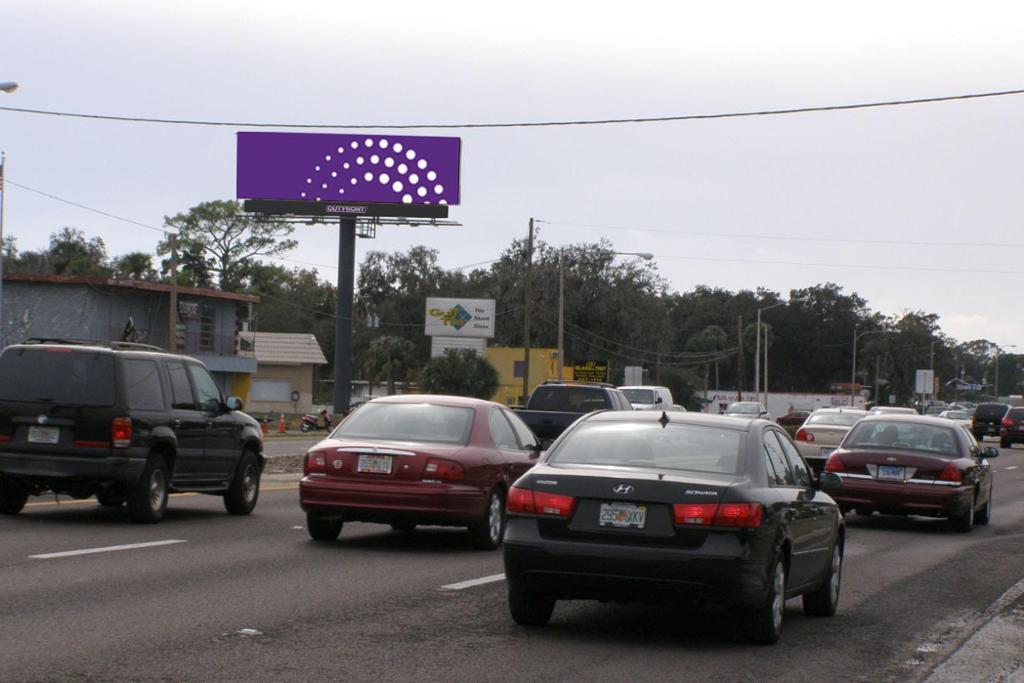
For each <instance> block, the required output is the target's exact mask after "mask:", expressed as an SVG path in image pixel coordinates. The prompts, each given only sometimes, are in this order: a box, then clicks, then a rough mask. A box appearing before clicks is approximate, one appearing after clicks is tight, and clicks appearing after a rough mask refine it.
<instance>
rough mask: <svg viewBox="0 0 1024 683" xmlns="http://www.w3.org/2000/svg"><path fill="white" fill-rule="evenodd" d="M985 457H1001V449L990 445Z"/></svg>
mask: <svg viewBox="0 0 1024 683" xmlns="http://www.w3.org/2000/svg"><path fill="white" fill-rule="evenodd" d="M985 457H986V458H998V457H999V449H998V448H996V447H995V446H989V447H988V448H986V449H985Z"/></svg>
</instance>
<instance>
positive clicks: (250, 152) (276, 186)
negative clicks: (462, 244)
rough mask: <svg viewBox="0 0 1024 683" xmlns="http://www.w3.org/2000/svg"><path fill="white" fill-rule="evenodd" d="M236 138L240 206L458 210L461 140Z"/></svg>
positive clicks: (276, 135)
mask: <svg viewBox="0 0 1024 683" xmlns="http://www.w3.org/2000/svg"><path fill="white" fill-rule="evenodd" d="M237 135H238V171H237V188H236V189H237V193H236V194H237V196H238V198H239V199H276V200H292V201H309V202H346V203H353V204H440V205H452V204H458V203H459V157H460V152H461V145H462V141H461V140H460V139H459V138H441V137H420V136H410V135H372V134H365V135H348V134H338V135H334V134H331V135H325V134H320V133H238V134H237Z"/></svg>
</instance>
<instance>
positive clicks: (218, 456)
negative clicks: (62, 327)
mask: <svg viewBox="0 0 1024 683" xmlns="http://www.w3.org/2000/svg"><path fill="white" fill-rule="evenodd" d="M241 407H242V406H241V401H240V400H239V399H238V398H236V397H233V396H232V397H230V398H228V399H227V400H226V401H225V400H224V398H223V396H222V395H221V392H220V389H219V388H218V387H217V384H216V383H215V382H214V380H213V378H212V377H211V376H210V373H209V371H208V370H207V369H206V367H205V366H204V365H203V364H202V363H200V362H199V361H197V360H195V359H193V358H188V357H187V356H179V355H175V354H171V353H166V352H164V351H163V350H162V349H159V348H157V347H155V346H145V345H141V344H126V343H119V342H84V341H83V342H79V341H67V340H43V339H32V340H27V341H26V342H24V343H21V344H15V345H12V346H9V347H7V348H6V349H4V351H3V353H2V354H0V513H3V514H17V513H18V512H20V511H21V509H22V508H23V507H24V506H25V501H26V500H27V498H28V496H29V495H40V494H43V493H45V492H47V491H52V492H54V493H63V494H67V495H70V496H73V497H75V498H88V497H89V496H92V495H95V496H96V499H97V501H99V503H100V505H106V506H112V507H117V506H120V505H122V504H125V503H127V507H128V512H129V513H130V515H131V517H132V518H133V519H134V520H136V521H138V522H149V523H153V522H158V521H160V519H161V518H162V517H163V515H164V511H165V510H166V509H167V496H168V493H169V492H171V491H195V492H198V493H208V494H213V495H220V496H223V497H224V506H225V507H226V508H227V510H228V512H230V513H232V514H236V515H245V514H249V513H250V512H252V510H253V508H254V507H255V506H256V500H257V498H258V497H259V487H260V475H261V473H262V471H263V442H262V438H261V433H260V428H259V423H257V422H256V420H254V419H253V418H251V417H249V416H248V415H246V414H245V413H242V412H239V411H240V409H241Z"/></svg>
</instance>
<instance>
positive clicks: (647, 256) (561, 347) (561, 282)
mask: <svg viewBox="0 0 1024 683" xmlns="http://www.w3.org/2000/svg"><path fill="white" fill-rule="evenodd" d="M612 256H636V257H637V258H642V259H643V260H644V261H650V260H651V259H653V258H654V254H652V253H650V252H647V251H613V252H612ZM564 357H565V249H564V248H562V249H559V250H558V379H559V380H561V379H562V374H563V368H564V367H565V363H564V360H563V358H564Z"/></svg>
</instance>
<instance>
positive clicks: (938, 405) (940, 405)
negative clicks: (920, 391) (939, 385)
mask: <svg viewBox="0 0 1024 683" xmlns="http://www.w3.org/2000/svg"><path fill="white" fill-rule="evenodd" d="M946 409H947V405H946V402H945V401H928V402H927V403H925V404H924V409H923V410H922V411H921V414H922V415H938V414H940V413H941V412H942V411H944V410H946Z"/></svg>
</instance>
